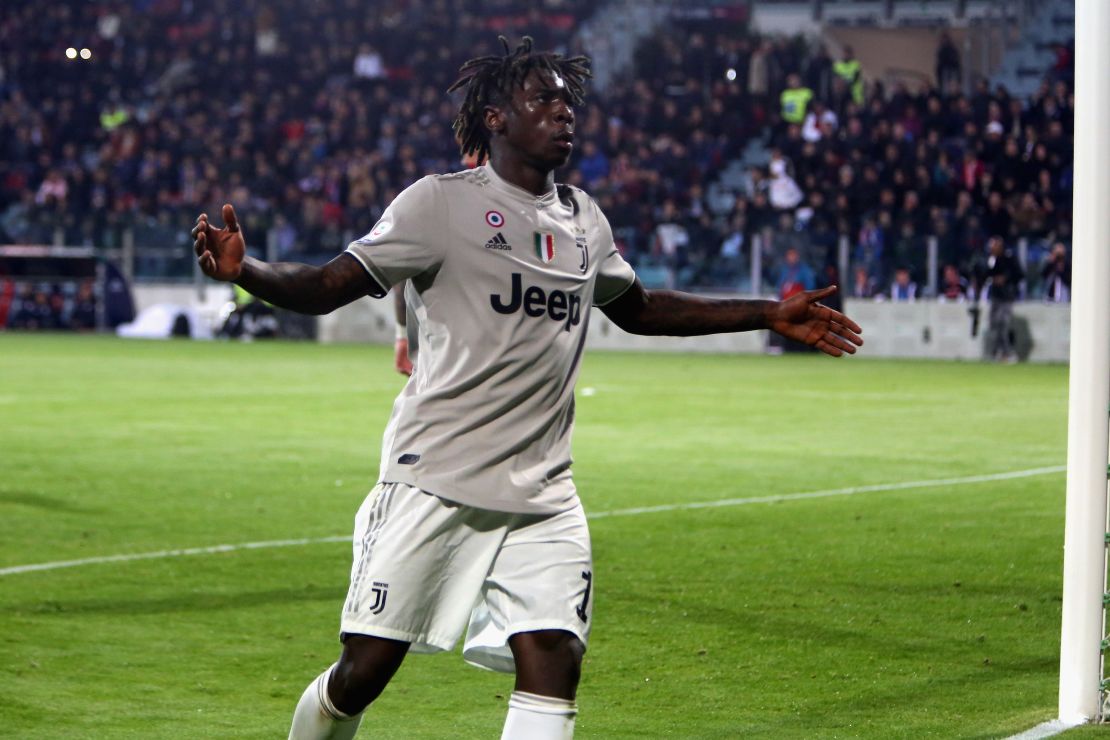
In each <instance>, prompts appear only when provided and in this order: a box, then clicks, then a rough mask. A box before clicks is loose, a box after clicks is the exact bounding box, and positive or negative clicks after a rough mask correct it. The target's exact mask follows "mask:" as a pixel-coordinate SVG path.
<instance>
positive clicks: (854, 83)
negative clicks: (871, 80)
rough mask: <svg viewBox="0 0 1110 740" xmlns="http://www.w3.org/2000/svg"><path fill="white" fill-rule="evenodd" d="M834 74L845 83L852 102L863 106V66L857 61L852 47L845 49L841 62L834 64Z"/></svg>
mask: <svg viewBox="0 0 1110 740" xmlns="http://www.w3.org/2000/svg"><path fill="white" fill-rule="evenodd" d="M833 72H834V73H835V74H836V76H837V77H839V78H840V79H841V80H843V81H844V84H845V86H846V88H847V90H848V93H849V96H850V99H851V102H853V103H855V104H856V105H863V102H864V94H863V65H861V64H860V63H859V60H858V59H856V52H855V50H854V49H852V47H851V46H845V47H844V54H843V55H842V56H841V58H840V61H838V62H836V63H834V64H833Z"/></svg>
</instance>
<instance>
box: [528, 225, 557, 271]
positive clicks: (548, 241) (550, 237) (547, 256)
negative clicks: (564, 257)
mask: <svg viewBox="0 0 1110 740" xmlns="http://www.w3.org/2000/svg"><path fill="white" fill-rule="evenodd" d="M532 238H533V240H534V241H535V243H536V256H537V257H539V258H540V262H543V263H544V264H545V265H546V264H547V263H548V262H550V261H551V260H553V259H555V234H553V233H552V232H550V231H534V232H532Z"/></svg>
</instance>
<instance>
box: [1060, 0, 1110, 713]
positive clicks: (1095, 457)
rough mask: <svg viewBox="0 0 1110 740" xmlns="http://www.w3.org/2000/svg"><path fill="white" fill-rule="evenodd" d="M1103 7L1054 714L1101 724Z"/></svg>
mask: <svg viewBox="0 0 1110 740" xmlns="http://www.w3.org/2000/svg"><path fill="white" fill-rule="evenodd" d="M1108 36H1110V3H1107V2H1106V1H1105V0H1077V2H1076V4H1075V167H1074V169H1075V183H1076V187H1075V188H1074V195H1073V198H1074V200H1073V208H1074V214H1075V215H1074V220H1073V224H1074V227H1073V229H1074V230H1073V234H1074V239H1073V260H1072V264H1073V270H1072V304H1071V364H1070V367H1069V371H1068V373H1069V378H1068V380H1069V385H1068V482H1067V504H1066V516H1067V522H1066V524H1065V526H1064V595H1063V606H1062V615H1061V626H1060V706H1059V710H1060V715H1059V719H1060V721H1061V722H1062V723H1066V724H1081V723H1083V722H1088V721H1090V720H1094V719H1097V718H1099V716H1100V714H1101V710H1102V707H1101V698H1102V655H1101V652H1102V647H1101V643H1102V639H1103V635H1104V607H1103V594H1104V592H1105V591H1106V545H1107V543H1106V539H1107V534H1106V529H1107V527H1106V525H1107V522H1106V497H1107V488H1106V485H1107V454H1108V453H1107V449H1108V443H1110V434H1108V428H1107V423H1108V416H1107V415H1108V411H1110V408H1108V403H1110V387H1108V386H1110V249H1108V248H1107V246H1108V245H1110V216H1108V214H1107V211H1106V207H1105V206H1106V203H1107V202H1108V200H1110V123H1108V122H1110V90H1107V89H1106V72H1107V70H1110V46H1108V45H1107V44H1106V38H1107V37H1108Z"/></svg>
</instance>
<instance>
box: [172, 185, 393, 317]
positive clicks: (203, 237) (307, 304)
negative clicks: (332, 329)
mask: <svg viewBox="0 0 1110 740" xmlns="http://www.w3.org/2000/svg"><path fill="white" fill-rule="evenodd" d="M223 219H224V224H226V226H225V227H224V228H222V229H217V228H215V227H213V226H212V225H211V224H210V223H208V214H206V213H202V214H200V217H199V218H198V219H197V225H196V226H195V227H193V231H192V235H193V240H194V241H193V251H194V252H196V255H197V264H199V265H200V269H201V270H202V271H203V272H204V274H205V275H207V276H208V277H211V278H215V279H216V280H225V281H229V282H234V283H238V284H239V285H241V286H242V287H244V288H246V290H247V291H248V292H250V294H251V295H253V296H256V297H258V298H261V299H262V300H264V301H266V302H268V303H272V304H274V305H275V306H279V307H281V308H286V309H289V310H290V311H297V312H299V313H308V314H325V313H330V312H331V311H334V310H335V309H337V308H339V307H340V306H345V305H347V304H348V303H350V302H351V301H354V300H356V299H358V298H361V297H362V296H364V295H381V294H383V293H384V291H383V290H382V289H381V288H380V287H379V286H378V284H377V283H376V282H374V280H373V279H372V278H371V277H370V275H368V274H367V272H366V270H364V269H363V267H362V265H360V264H359V263H358V260H356V259H355V258H354V257H352V256H351V255H349V254H341V255H339V256H338V257H336V258H335V259H333V260H332V261H331V262H329V263H327V264H326V265H324V266H323V267H314V266H312V265H304V264H300V263H296V262H276V263H273V264H270V263H267V262H263V261H261V260H256V259H254V258H253V257H248V256H246V243H245V242H244V241H243V232H242V230H241V229H240V228H239V219H238V218H237V217H236V216H235V209H234V208H232V207H231V206H230V205H225V206H224V207H223Z"/></svg>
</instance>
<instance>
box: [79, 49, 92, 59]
mask: <svg viewBox="0 0 1110 740" xmlns="http://www.w3.org/2000/svg"><path fill="white" fill-rule="evenodd" d="M81 58H82V59H91V58H92V52H91V51H89V50H88V49H82V50H81Z"/></svg>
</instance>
